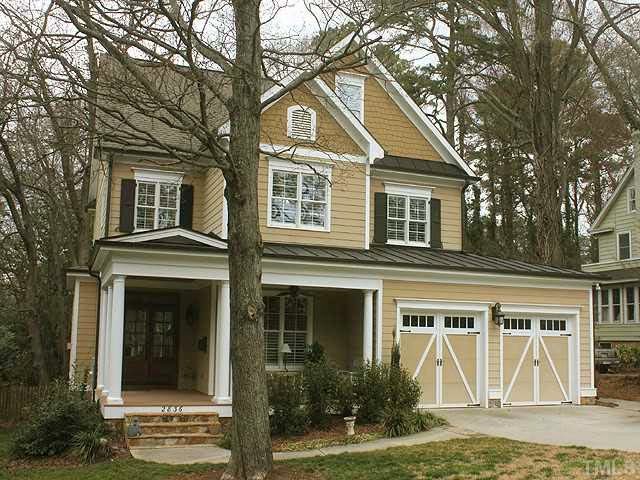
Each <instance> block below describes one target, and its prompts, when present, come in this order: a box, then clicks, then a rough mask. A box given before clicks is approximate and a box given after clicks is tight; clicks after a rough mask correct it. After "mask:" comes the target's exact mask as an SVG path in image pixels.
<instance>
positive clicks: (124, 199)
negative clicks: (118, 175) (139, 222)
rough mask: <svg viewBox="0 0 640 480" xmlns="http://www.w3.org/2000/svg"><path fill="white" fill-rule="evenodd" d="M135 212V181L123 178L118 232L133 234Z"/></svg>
mask: <svg viewBox="0 0 640 480" xmlns="http://www.w3.org/2000/svg"><path fill="white" fill-rule="evenodd" d="M135 211H136V181H135V180H132V179H129V178H123V179H122V183H121V187H120V231H121V232H123V233H129V232H133V222H134V218H133V217H134V216H135Z"/></svg>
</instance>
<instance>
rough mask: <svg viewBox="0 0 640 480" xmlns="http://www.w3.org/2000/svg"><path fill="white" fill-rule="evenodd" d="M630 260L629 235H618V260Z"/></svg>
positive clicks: (626, 233)
mask: <svg viewBox="0 0 640 480" xmlns="http://www.w3.org/2000/svg"><path fill="white" fill-rule="evenodd" d="M630 258H631V233H629V232H624V233H619V234H618V260H629V259H630Z"/></svg>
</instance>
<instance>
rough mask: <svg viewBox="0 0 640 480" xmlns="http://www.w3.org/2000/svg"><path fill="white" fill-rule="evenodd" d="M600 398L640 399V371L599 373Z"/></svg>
mask: <svg viewBox="0 0 640 480" xmlns="http://www.w3.org/2000/svg"><path fill="white" fill-rule="evenodd" d="M596 387H597V389H598V397H599V398H617V399H620V400H631V401H640V373H638V372H634V373H606V374H602V373H597V374H596Z"/></svg>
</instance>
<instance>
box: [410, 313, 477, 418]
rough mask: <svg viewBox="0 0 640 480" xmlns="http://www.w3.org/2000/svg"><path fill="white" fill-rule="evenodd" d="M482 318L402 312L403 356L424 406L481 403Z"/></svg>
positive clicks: (458, 314) (467, 314)
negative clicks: (417, 383)
mask: <svg viewBox="0 0 640 480" xmlns="http://www.w3.org/2000/svg"><path fill="white" fill-rule="evenodd" d="M481 333H482V330H481V322H480V320H479V318H478V317H477V315H474V314H469V313H455V314H454V313H437V312H434V313H426V312H402V315H401V325H400V358H401V362H402V364H403V366H404V367H405V368H407V370H409V373H411V375H412V376H413V378H414V379H416V380H418V382H419V383H420V386H421V388H422V397H421V399H420V406H421V407H460V406H465V407H466V406H479V405H480V388H479V385H480V373H481V372H480V365H481V362H479V358H480V357H481V356H482V355H485V353H484V349H483V348H482V342H481Z"/></svg>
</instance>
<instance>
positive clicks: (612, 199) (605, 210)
mask: <svg viewBox="0 0 640 480" xmlns="http://www.w3.org/2000/svg"><path fill="white" fill-rule="evenodd" d="M633 167H634V164H633V163H632V164H631V165H630V166H629V167H628V168H627V171H626V172H624V175H623V176H622V179H621V180H620V183H618V186H617V187H616V189H615V190H614V191H613V195H611V197H610V198H609V200H607V203H605V204H604V207H603V208H602V211H601V212H600V213H599V214H598V216H597V217H596V219H595V220H594V221H593V224H592V225H591V228H590V229H589V231H590V232H593V231H594V230H597V229H598V227H599V226H600V224H601V223H602V222H603V221H604V219H605V218H606V216H607V214H608V213H609V211H610V210H611V208H612V207H613V205H614V204H615V203H616V200H618V198H619V197H620V194H621V193H622V192H623V191H624V190H625V189H626V188H627V187H626V186H627V184H628V183H629V179H630V178H631V177H632V176H633V175H634V173H633V172H634V168H633Z"/></svg>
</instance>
